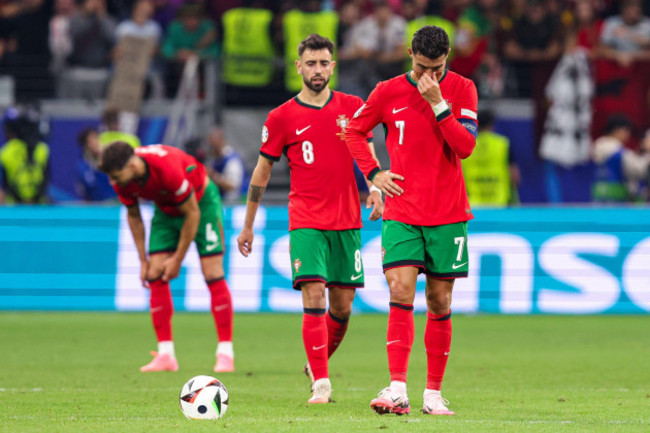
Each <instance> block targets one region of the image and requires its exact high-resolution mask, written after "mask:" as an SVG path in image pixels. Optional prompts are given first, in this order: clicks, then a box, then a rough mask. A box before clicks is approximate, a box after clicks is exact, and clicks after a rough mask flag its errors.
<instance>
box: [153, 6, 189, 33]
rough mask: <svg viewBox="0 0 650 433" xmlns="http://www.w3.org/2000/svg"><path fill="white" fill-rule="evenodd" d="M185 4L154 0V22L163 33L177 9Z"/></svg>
mask: <svg viewBox="0 0 650 433" xmlns="http://www.w3.org/2000/svg"><path fill="white" fill-rule="evenodd" d="M184 3H187V0H154V7H155V9H154V15H153V18H154V20H155V21H156V22H157V23H158V24H160V27H161V28H162V29H163V31H166V30H167V27H168V26H169V24H170V23H171V22H172V21H173V20H174V17H176V13H177V12H178V9H179V8H180V7H181V6H182V5H183V4H184Z"/></svg>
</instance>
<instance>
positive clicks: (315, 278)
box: [293, 275, 327, 290]
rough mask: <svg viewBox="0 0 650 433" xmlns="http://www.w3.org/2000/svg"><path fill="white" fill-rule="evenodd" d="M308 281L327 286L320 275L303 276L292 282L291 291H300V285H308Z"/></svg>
mask: <svg viewBox="0 0 650 433" xmlns="http://www.w3.org/2000/svg"><path fill="white" fill-rule="evenodd" d="M310 281H320V282H322V283H324V284H327V280H326V279H325V277H323V276H322V275H303V276H302V277H299V278H297V279H295V280H293V290H300V283H308V282H310Z"/></svg>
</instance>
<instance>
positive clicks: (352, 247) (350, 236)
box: [289, 229, 363, 290]
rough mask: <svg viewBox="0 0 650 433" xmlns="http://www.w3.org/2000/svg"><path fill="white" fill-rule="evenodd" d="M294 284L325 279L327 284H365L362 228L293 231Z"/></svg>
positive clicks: (345, 285)
mask: <svg viewBox="0 0 650 433" xmlns="http://www.w3.org/2000/svg"><path fill="white" fill-rule="evenodd" d="M289 254H290V255H291V273H292V275H293V288H294V289H296V290H300V283H303V282H307V281H322V282H323V283H325V285H326V286H327V287H349V288H357V287H363V262H362V261H361V234H360V232H359V229H352V230H317V229H295V230H291V231H290V232H289Z"/></svg>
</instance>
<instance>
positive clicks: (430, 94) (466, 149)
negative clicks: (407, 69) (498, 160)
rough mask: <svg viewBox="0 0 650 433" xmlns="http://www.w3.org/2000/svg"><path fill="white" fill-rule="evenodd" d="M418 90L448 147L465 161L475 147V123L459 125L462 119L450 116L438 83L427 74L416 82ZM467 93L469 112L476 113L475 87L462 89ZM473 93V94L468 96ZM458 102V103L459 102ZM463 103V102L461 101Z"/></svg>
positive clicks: (449, 109)
mask: <svg viewBox="0 0 650 433" xmlns="http://www.w3.org/2000/svg"><path fill="white" fill-rule="evenodd" d="M418 90H419V91H420V94H421V95H422V97H423V98H424V99H425V100H426V101H427V102H428V103H429V105H430V106H431V109H432V110H433V113H434V114H435V116H436V121H437V122H438V126H440V131H441V132H442V136H443V137H444V139H445V141H446V142H447V144H449V147H451V149H452V150H453V151H454V152H455V153H456V155H458V157H459V158H461V159H465V158H467V157H468V156H470V155H471V154H472V152H473V151H474V146H476V122H474V123H473V124H471V122H470V123H461V120H462V119H460V120H459V119H456V117H455V116H454V115H453V114H452V112H451V108H450V107H449V106H448V105H447V102H446V101H445V100H444V98H443V97H442V93H441V91H440V85H439V84H438V82H437V81H436V80H435V79H434V78H431V77H430V76H429V75H427V74H422V77H421V78H420V81H419V82H418ZM464 92H465V93H468V94H467V95H463V96H465V98H463V99H466V100H468V101H472V102H470V104H471V111H472V112H473V113H476V101H477V100H478V97H477V96H476V87H474V85H473V84H472V85H471V86H470V87H467V88H465V89H464ZM470 92H473V94H469V93H470ZM459 102H460V101H459ZM463 102H464V101H463Z"/></svg>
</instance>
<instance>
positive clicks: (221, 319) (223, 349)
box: [201, 254, 235, 373]
mask: <svg viewBox="0 0 650 433" xmlns="http://www.w3.org/2000/svg"><path fill="white" fill-rule="evenodd" d="M201 270H202V271H203V276H204V277H205V281H206V284H207V286H208V290H209V291H210V311H211V313H212V318H213V320H214V324H215V328H216V330H217V336H218V338H219V344H218V345H217V351H216V357H217V362H216V364H215V366H214V371H215V372H217V373H229V372H233V371H235V353H234V350H233V345H232V327H233V307H232V297H231V294H230V289H229V287H228V283H227V281H226V279H225V278H224V275H225V274H224V270H223V255H222V254H219V255H209V256H204V257H201Z"/></svg>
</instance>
